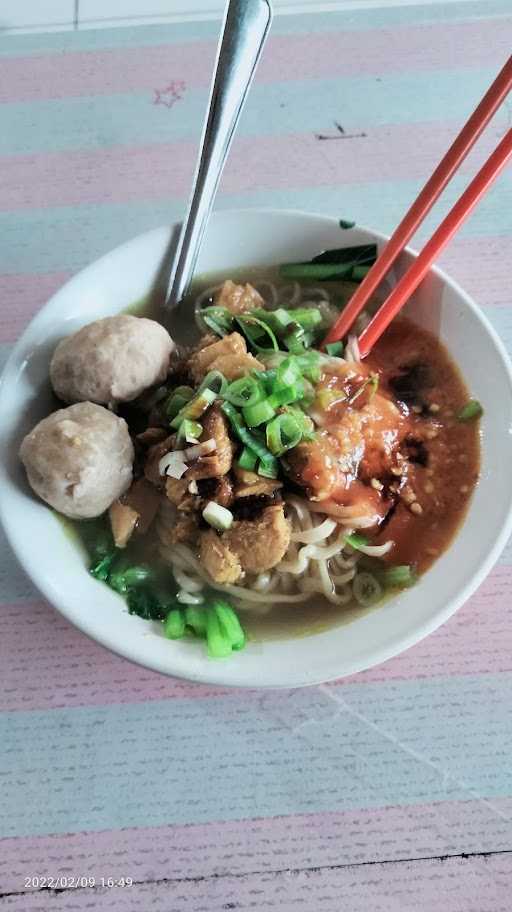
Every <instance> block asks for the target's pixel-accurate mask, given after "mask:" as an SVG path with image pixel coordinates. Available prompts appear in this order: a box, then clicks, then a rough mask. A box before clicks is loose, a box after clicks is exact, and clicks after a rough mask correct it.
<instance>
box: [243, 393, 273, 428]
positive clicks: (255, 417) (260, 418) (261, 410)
mask: <svg viewBox="0 0 512 912" xmlns="http://www.w3.org/2000/svg"><path fill="white" fill-rule="evenodd" d="M275 413H276V410H275V408H273V406H272V404H271V402H270V400H269V399H264V400H263V402H257V403H256V404H255V405H246V406H245V407H244V408H243V409H242V414H243V416H244V419H245V422H246V424H247V425H248V426H249V427H258V425H260V424H265V422H267V421H270V419H271V418H273V417H274V415H275Z"/></svg>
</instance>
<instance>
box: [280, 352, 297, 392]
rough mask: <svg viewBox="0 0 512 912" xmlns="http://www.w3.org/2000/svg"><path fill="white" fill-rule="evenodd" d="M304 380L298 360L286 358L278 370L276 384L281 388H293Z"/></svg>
mask: <svg viewBox="0 0 512 912" xmlns="http://www.w3.org/2000/svg"><path fill="white" fill-rule="evenodd" d="M298 380H302V371H301V369H300V365H299V362H298V360H297V359H296V358H293V357H290V358H285V359H284V361H281V364H280V365H279V367H278V368H277V372H276V383H277V384H279V385H280V386H293V384H294V383H297V381H298Z"/></svg>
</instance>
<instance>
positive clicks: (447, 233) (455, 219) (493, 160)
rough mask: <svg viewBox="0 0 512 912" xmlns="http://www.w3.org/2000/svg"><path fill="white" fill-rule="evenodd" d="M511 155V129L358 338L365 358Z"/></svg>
mask: <svg viewBox="0 0 512 912" xmlns="http://www.w3.org/2000/svg"><path fill="white" fill-rule="evenodd" d="M511 155H512V129H510V130H508V132H507V133H506V134H505V136H504V137H503V139H502V140H501V142H500V144H499V145H498V146H497V147H496V149H495V150H494V152H493V153H492V155H491V156H490V157H489V158H488V159H487V161H486V163H485V165H483V167H482V168H481V169H480V171H479V172H478V174H477V175H476V177H474V178H473V180H472V181H471V183H470V184H469V186H468V187H467V188H466V190H465V191H464V193H463V194H462V196H461V197H460V199H459V200H458V201H457V202H456V203H455V205H454V206H453V208H452V209H450V211H449V213H448V215H447V216H446V218H445V219H443V221H442V222H441V224H440V225H439V228H438V229H437V230H436V231H435V232H434V234H433V235H432V237H431V238H430V240H429V241H428V243H427V244H426V245H425V247H424V248H423V250H422V251H421V253H420V254H418V256H417V258H416V259H415V260H414V262H413V264H412V266H411V267H410V268H409V269H408V270H407V272H406V273H405V275H404V276H402V278H401V279H400V281H399V282H398V284H397V285H395V287H394V289H393V291H392V292H391V294H390V295H389V296H388V298H387V299H386V301H385V302H384V304H383V305H382V307H381V308H380V309H379V310H378V311H377V313H376V314H375V316H374V317H373V319H372V320H371V322H370V323H369V324H368V326H367V327H366V329H365V330H364V331H363V332H362V333H361V335H360V337H359V340H358V342H359V351H360V353H361V357H362V358H365V357H366V355H367V354H368V353H369V352H370V350H371V348H372V347H373V346H374V345H375V343H376V341H377V339H379V338H380V336H381V335H382V333H383V332H384V330H385V329H386V328H387V326H389V324H390V323H391V320H392V319H393V317H395V316H396V315H397V313H398V311H399V310H400V308H401V307H403V305H404V304H405V302H406V301H407V300H408V299H409V298H410V296H411V295H412V294H413V292H414V291H415V290H416V288H417V287H418V285H419V284H420V282H421V281H422V279H423V278H424V277H425V275H426V273H427V272H428V270H429V269H430V267H431V265H432V263H433V262H434V260H435V259H436V257H438V256H439V254H440V253H441V251H442V250H444V248H445V247H446V245H447V244H448V242H449V241H450V239H451V238H452V237H453V235H454V234H455V233H456V232H457V231H458V230H459V228H460V226H461V225H462V223H463V222H465V220H466V219H467V218H468V216H469V215H470V214H471V212H472V211H473V209H474V208H475V206H476V205H477V203H478V201H479V200H480V199H481V198H482V196H483V195H484V194H485V193H486V192H487V190H488V189H489V187H490V185H491V184H492V182H493V181H494V180H496V178H497V177H498V175H499V174H500V173H501V171H503V168H504V167H505V165H506V164H507V162H508V160H509V158H510V156H511Z"/></svg>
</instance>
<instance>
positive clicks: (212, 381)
mask: <svg viewBox="0 0 512 912" xmlns="http://www.w3.org/2000/svg"><path fill="white" fill-rule="evenodd" d="M227 387H228V381H227V380H226V378H225V376H224V374H221V372H220V371H218V370H212V371H209V373H207V374H206V377H205V378H204V380H203V382H202V383H201V386H200V387H199V389H198V390H197V392H198V393H202V392H203V390H205V389H209V390H212V392H214V393H216V394H217V396H224V393H225V391H226V389H227Z"/></svg>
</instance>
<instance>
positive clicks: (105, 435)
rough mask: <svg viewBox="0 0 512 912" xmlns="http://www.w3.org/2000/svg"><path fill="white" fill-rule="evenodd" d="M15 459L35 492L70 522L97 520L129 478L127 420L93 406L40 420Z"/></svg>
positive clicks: (83, 405)
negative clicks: (72, 520)
mask: <svg viewBox="0 0 512 912" xmlns="http://www.w3.org/2000/svg"><path fill="white" fill-rule="evenodd" d="M20 457H21V460H22V462H23V464H24V466H25V469H26V472H27V477H28V480H29V482H30V486H31V487H32V489H33V490H34V491H35V493H36V494H38V495H39V497H40V498H41V499H42V500H44V501H45V502H46V503H47V504H49V505H50V506H51V507H54V509H55V510H58V511H59V512H60V513H64V515H65V516H69V517H71V518H72V519H91V518H92V517H94V516H100V515H101V514H102V513H104V512H105V510H107V509H108V508H109V507H110V505H111V504H112V503H113V502H114V500H117V498H118V497H120V495H121V494H123V493H124V492H125V491H126V489H127V488H128V487H129V486H130V484H131V480H132V466H133V444H132V441H131V439H130V435H129V433H128V426H127V424H126V421H124V419H123V418H118V417H117V415H114V414H113V413H112V412H109V410H108V409H106V408H103V406H101V405H95V404H93V403H92V402H79V403H78V404H77V405H70V406H69V407H68V408H65V409H59V410H58V411H57V412H53V413H52V414H51V415H48V417H47V418H43V420H42V421H40V422H39V424H36V426H35V428H34V429H33V430H32V431H31V432H30V434H27V436H26V437H25V438H24V440H23V442H22V444H21V447H20Z"/></svg>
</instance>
